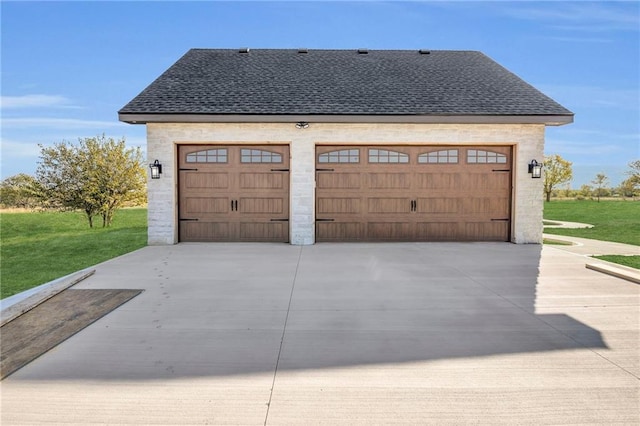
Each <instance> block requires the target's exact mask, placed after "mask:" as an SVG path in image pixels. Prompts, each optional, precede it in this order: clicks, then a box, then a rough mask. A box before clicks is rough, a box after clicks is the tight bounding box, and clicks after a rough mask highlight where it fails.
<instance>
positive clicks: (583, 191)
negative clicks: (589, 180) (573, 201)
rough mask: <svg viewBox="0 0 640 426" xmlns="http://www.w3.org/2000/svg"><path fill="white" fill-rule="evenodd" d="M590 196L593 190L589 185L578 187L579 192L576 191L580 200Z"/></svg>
mask: <svg viewBox="0 0 640 426" xmlns="http://www.w3.org/2000/svg"><path fill="white" fill-rule="evenodd" d="M591 194H593V188H592V187H591V185H586V184H585V185H582V186H581V187H580V190H579V191H578V197H581V198H583V199H584V198H590V197H591Z"/></svg>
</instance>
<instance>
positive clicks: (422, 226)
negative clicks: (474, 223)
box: [416, 221, 463, 241]
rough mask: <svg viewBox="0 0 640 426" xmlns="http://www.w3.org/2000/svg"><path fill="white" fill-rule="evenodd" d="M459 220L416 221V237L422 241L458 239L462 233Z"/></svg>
mask: <svg viewBox="0 0 640 426" xmlns="http://www.w3.org/2000/svg"><path fill="white" fill-rule="evenodd" d="M461 228H462V226H461V224H460V223H459V222H446V221H445V222H418V223H416V237H417V238H418V239H420V240H422V241H458V240H459V239H460V237H461V235H463V232H462V229H461Z"/></svg>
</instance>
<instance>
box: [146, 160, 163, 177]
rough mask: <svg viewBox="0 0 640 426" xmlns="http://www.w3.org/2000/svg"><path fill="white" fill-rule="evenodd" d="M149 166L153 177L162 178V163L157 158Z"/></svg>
mask: <svg viewBox="0 0 640 426" xmlns="http://www.w3.org/2000/svg"><path fill="white" fill-rule="evenodd" d="M149 168H150V169H151V179H160V175H161V174H162V164H160V162H159V161H158V160H156V161H154V162H153V163H151V164H149Z"/></svg>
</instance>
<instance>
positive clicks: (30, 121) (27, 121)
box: [2, 117, 127, 129]
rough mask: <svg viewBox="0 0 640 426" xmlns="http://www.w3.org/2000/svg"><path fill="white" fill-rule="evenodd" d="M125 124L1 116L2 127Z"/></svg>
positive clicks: (72, 127) (67, 126) (60, 127)
mask: <svg viewBox="0 0 640 426" xmlns="http://www.w3.org/2000/svg"><path fill="white" fill-rule="evenodd" d="M125 126H127V124H125V123H121V122H119V121H100V120H81V119H76V118H47V117H28V118H3V119H2V127H4V128H33V127H47V128H51V129H103V128H106V127H125Z"/></svg>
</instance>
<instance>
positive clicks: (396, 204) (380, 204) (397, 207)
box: [367, 197, 411, 214]
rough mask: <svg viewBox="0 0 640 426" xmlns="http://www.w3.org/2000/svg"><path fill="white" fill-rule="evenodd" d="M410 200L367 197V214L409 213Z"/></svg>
mask: <svg viewBox="0 0 640 426" xmlns="http://www.w3.org/2000/svg"><path fill="white" fill-rule="evenodd" d="M410 211H411V200H410V199H409V198H389V197H369V198H368V199H367V213H369V214H394V213H409V212H410Z"/></svg>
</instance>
